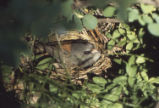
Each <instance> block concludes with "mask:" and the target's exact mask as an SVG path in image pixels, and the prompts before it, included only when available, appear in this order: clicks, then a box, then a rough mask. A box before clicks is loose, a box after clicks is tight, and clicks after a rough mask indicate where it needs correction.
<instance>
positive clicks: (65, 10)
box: [61, 0, 73, 21]
mask: <svg viewBox="0 0 159 108" xmlns="http://www.w3.org/2000/svg"><path fill="white" fill-rule="evenodd" d="M72 4H73V0H65V1H64V2H62V4H61V12H62V15H63V16H65V17H66V18H67V20H68V21H69V20H72V15H73V10H72Z"/></svg>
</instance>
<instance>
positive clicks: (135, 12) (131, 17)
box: [128, 9, 139, 22]
mask: <svg viewBox="0 0 159 108" xmlns="http://www.w3.org/2000/svg"><path fill="white" fill-rule="evenodd" d="M129 11H130V12H129V14H128V21H129V22H134V21H135V20H137V19H138V17H139V11H138V10H137V9H129Z"/></svg>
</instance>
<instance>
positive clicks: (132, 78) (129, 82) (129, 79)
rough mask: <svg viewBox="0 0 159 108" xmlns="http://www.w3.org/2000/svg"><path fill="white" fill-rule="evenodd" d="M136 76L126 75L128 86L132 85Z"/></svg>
mask: <svg viewBox="0 0 159 108" xmlns="http://www.w3.org/2000/svg"><path fill="white" fill-rule="evenodd" d="M135 80H136V78H135V77H128V84H129V86H130V87H133V86H134V83H135Z"/></svg>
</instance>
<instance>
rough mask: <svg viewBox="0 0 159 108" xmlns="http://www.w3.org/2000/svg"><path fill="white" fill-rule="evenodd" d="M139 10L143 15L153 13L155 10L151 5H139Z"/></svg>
mask: <svg viewBox="0 0 159 108" xmlns="http://www.w3.org/2000/svg"><path fill="white" fill-rule="evenodd" d="M141 10H142V12H143V13H145V14H147V13H151V12H153V11H155V10H156V8H155V7H154V6H153V5H145V4H141Z"/></svg>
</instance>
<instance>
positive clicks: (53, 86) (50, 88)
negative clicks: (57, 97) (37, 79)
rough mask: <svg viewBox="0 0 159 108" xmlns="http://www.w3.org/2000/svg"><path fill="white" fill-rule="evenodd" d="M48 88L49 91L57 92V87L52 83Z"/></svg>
mask: <svg viewBox="0 0 159 108" xmlns="http://www.w3.org/2000/svg"><path fill="white" fill-rule="evenodd" d="M49 90H50V92H57V90H58V88H57V87H56V86H55V85H53V84H49Z"/></svg>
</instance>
